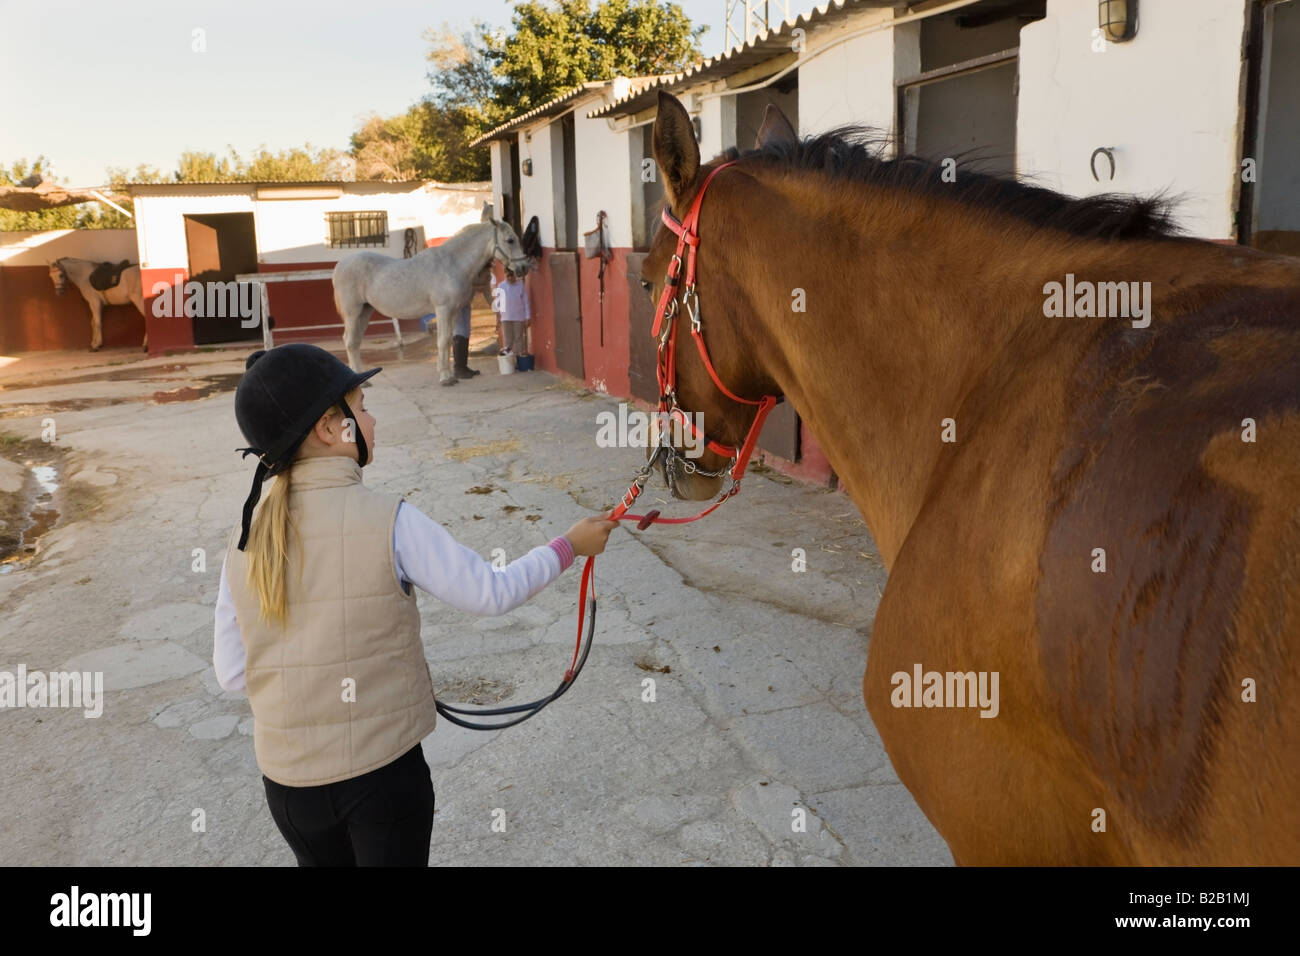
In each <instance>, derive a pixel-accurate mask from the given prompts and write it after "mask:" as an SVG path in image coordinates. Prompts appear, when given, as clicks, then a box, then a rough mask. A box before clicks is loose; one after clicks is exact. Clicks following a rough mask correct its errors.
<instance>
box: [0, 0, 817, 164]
mask: <svg viewBox="0 0 1300 956" xmlns="http://www.w3.org/2000/svg"><path fill="white" fill-rule="evenodd" d="M678 2H679V3H680V4H681V6H682V7H683V9H684V10H685V11H686V14H687V16H689V17H690V18H691V21H692V22H693V23H695V24H696V25H700V24H704V25H707V26H708V28H709V29H708V32H707V33H705V34H704V37H703V38H702V41H701V42H702V46H703V50H704V54H705V56H715V55H717V54H718V53H720V52H722V48H723V41H724V37H725V30H724V24H723V18H724V14H725V10H726V3H725V0H678ZM511 6H512V4H511V3H509V2H505V0H312V2H304V0H0V163H3V164H4V165H5V166H9V165H10V164H12V163H14V162H15V161H16V160H18V159H20V158H26V159H27V160H29V161H30V160H32V159H35V158H36V157H37V156H38V155H40V154H44V155H45V156H46V157H47V158H48V159H49V160H50V161H51V164H52V166H53V171H54V175H55V176H56V177H58V178H59V179H62V180H64V181H66V182H71V183H73V184H74V185H99V184H101V183H103V182H104V180H105V170H106V169H107V168H108V167H110V166H125V167H129V168H132V169H134V168H135V166H136V165H138V164H140V163H144V164H146V165H150V166H154V167H157V168H158V169H160V170H162V171H164V172H171V171H172V170H174V169H175V167H176V161H177V159H178V158H179V156H180V154H181V153H182V152H184V151H186V150H196V151H201V152H215V153H217V154H219V155H224V154H225V153H226V152H227V147H228V146H233V147H234V148H235V149H236V150H237V151H238V152H239V153H240V155H241V156H245V157H246V156H248V155H249V154H250V153H252V152H253V151H254V150H256V149H257V148H258V147H259V146H261V145H263V144H265V145H266V147H267V148H268V149H270V150H272V151H276V150H280V149H288V148H290V147H294V146H302V145H303V144H305V143H310V144H311V145H312V146H313V147H315V148H319V147H322V146H329V147H334V148H337V149H346V148H347V147H348V139H349V137H350V136H351V134H352V132H353V131H354V130H355V129H356V128H357V126H358V125H359V121H360V120H361V118H362V117H364V116H366V115H367V114H369V113H379V114H381V115H391V114H394V113H399V112H402V111H404V110H405V109H406V108H407V107H408V106H410V105H411V104H412V103H414V102H416V101H417V100H419V99H420V98H421V97H422V96H424V95H425V94H426V93H427V92H428V90H429V84H428V80H427V79H426V78H425V73H426V71H427V69H428V66H427V61H426V60H425V54H426V53H427V51H428V43H427V42H426V41H425V40H423V39H422V38H421V37H422V34H423V32H424V30H425V29H426V28H429V27H432V28H435V29H438V28H441V27H442V25H443V24H444V23H446V24H449V25H450V26H451V28H452V29H456V30H459V29H462V28H468V27H469V25H470V22H471V20H473V19H481V20H485V21H487V22H488V23H491V24H493V25H499V26H502V27H508V26H509V22H510V10H511ZM773 6H774V7H775V6H776V4H773ZM812 6H813V4H812V2H811V0H790V14H791V16H796V15H798V14H800V13H805V12H807V11H808V10H811V9H812ZM195 29H202V30H203V31H204V35H205V41H206V47H207V49H206V52H202V53H196V52H194V51H193V50H192V49H191V47H192V43H193V39H192V38H193V31H194V30H195Z"/></svg>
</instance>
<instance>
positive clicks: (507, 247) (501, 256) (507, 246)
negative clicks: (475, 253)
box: [491, 219, 533, 276]
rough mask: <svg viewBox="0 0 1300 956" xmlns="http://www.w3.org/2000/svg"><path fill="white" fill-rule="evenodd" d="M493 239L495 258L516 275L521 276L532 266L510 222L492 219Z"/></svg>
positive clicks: (493, 254) (531, 261)
mask: <svg viewBox="0 0 1300 956" xmlns="http://www.w3.org/2000/svg"><path fill="white" fill-rule="evenodd" d="M491 222H492V230H493V241H494V242H495V243H496V246H495V248H494V250H493V252H492V256H493V258H495V259H498V260H500V262H501V264H502V265H503V266H505V267H506V268H507V269H509V270H510V271H511V272H513V273H514V274H515V275H517V276H522V275H524V274H525V273H526V272H528V270H529V269H530V268H532V264H533V260H532V259H531V258H529V257H528V256H527V255H526V254H525V253H524V246H523V243H521V242H520V241H519V237H518V236H516V235H515V231H514V230H513V229H511V228H510V223H508V222H506V221H505V220H502V219H493V220H491Z"/></svg>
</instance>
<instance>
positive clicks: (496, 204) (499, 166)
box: [488, 139, 510, 219]
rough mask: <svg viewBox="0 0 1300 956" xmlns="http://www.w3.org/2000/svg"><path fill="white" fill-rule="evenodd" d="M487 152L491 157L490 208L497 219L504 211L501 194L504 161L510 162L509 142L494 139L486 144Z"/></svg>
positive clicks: (503, 184)
mask: <svg viewBox="0 0 1300 956" xmlns="http://www.w3.org/2000/svg"><path fill="white" fill-rule="evenodd" d="M488 154H489V155H490V156H491V157H492V208H493V209H494V210H495V211H496V215H497V218H498V219H499V218H501V217H502V216H503V215H505V211H506V206H505V199H504V198H503V196H502V194H503V193H504V191H505V168H506V163H508V162H510V144H509V143H506V142H503V141H501V140H499V139H494V140H492V142H491V143H489V144H488Z"/></svg>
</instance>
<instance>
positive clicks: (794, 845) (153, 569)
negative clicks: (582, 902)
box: [0, 335, 952, 866]
mask: <svg viewBox="0 0 1300 956" xmlns="http://www.w3.org/2000/svg"><path fill="white" fill-rule="evenodd" d="M479 338H480V339H481V338H482V336H481V335H480V336H479ZM323 344H325V346H326V347H328V348H331V349H333V350H335V351H336V354H337V351H338V344H337V343H335V342H325V343H323ZM385 344H386V343H385V342H383V341H382V340H380V341H377V342H375V343H370V342H368V343H367V348H366V349H365V351H364V355H365V362H366V365H367V366H368V367H372V366H373V365H376V364H380V365H383V366H384V372H383V373H382V374H380V375H379V376H377V377H376V378H375V379H374V380H373V388H371V389H370V391H369V392H368V395H367V406H368V407H369V408H370V410H371V411H373V413H374V414H375V415H376V417H377V419H378V425H377V428H376V443H377V446H378V447H377V453H376V457H375V461H374V463H373V464H371V465H370V466H368V467H367V468H366V470H365V481H366V483H367V484H368V485H370V486H371V487H373V488H377V489H381V490H384V491H388V492H393V493H398V494H402V495H405V496H406V497H407V499H408V500H409V501H411V502H412V503H413V504H415V505H416V506H418V507H419V508H421V509H422V510H423V511H425V512H426V513H427V514H429V515H430V516H431V517H433V518H434V519H435V520H437V521H439V522H441V523H442V524H443V525H444V526H445V527H447V528H448V530H449V531H450V532H451V533H452V534H453V535H455V536H456V538H457V539H459V540H460V541H462V542H463V543H464V544H466V545H468V546H469V547H471V548H473V549H475V550H476V551H478V552H479V553H480V554H482V555H484V556H485V557H488V556H490V554H491V552H492V550H493V549H494V548H502V549H504V551H505V553H506V556H507V559H509V560H513V559H514V558H517V557H519V556H520V555H521V554H523V553H524V552H525V551H527V550H528V549H529V548H531V547H533V546H535V545H537V544H542V543H545V542H546V541H547V540H549V539H550V538H551V537H553V536H555V535H557V534H562V533H563V532H564V531H565V530H567V529H568V527H569V526H570V525H571V524H572V523H573V522H574V521H575V520H577V519H578V518H580V517H582V516H583V515H585V514H588V513H591V512H593V511H596V510H598V509H603V508H608V507H610V506H612V504H613V503H614V502H615V501H616V500H617V498H618V496H620V495H621V494H622V492H623V491H624V490H625V488H626V487H627V484H628V481H629V480H630V478H631V476H632V474H633V472H634V471H635V469H636V467H637V466H638V465H639V463H640V462H641V461H642V460H643V451H641V450H639V449H635V448H598V447H597V445H596V441H595V436H596V432H597V420H596V415H597V413H598V412H600V411H605V410H608V411H612V412H615V413H617V410H618V404H619V400H618V399H616V398H611V397H608V396H603V395H595V394H592V393H590V392H587V391H586V390H584V389H582V388H581V387H580V386H578V385H576V384H575V383H573V382H571V381H561V380H560V379H558V378H556V377H554V376H552V375H549V374H547V373H545V372H541V371H537V372H531V373H526V374H517V375H512V376H500V375H499V374H498V373H497V369H496V361H495V359H494V358H483V357H480V356H477V355H475V356H472V357H471V364H472V365H473V366H474V367H476V368H478V369H480V370H481V371H482V373H483V374H481V375H480V376H478V377H477V378H475V379H472V380H469V381H463V382H461V383H460V384H459V385H458V386H456V387H455V388H441V387H439V386H438V383H437V376H436V367H435V366H434V365H432V364H431V363H430V361H429V358H430V356H431V355H432V352H431V350H429V349H428V347H427V341H425V340H421V341H419V342H417V343H415V344H414V345H409V346H408V347H407V348H405V349H404V350H403V352H402V354H401V355H400V356H399V355H398V353H397V351H396V350H395V349H392V348H384V345H385ZM475 344H478V343H477V342H476V343H475ZM253 347H254V346H249V347H248V348H245V349H233V348H232V349H229V350H209V351H204V352H198V353H194V354H187V355H183V356H168V357H162V358H154V359H147V360H142V359H140V357H139V356H138V354H135V353H131V352H127V351H124V350H123V351H119V352H116V353H113V352H105V353H99V355H98V356H95V357H90V356H87V355H85V354H80V353H76V354H74V353H63V355H64V356H65V357H66V358H65V359H64V360H63V361H64V364H63V367H62V368H59V367H58V363H57V360H56V359H51V358H45V359H41V360H40V363H44V364H39V363H38V366H39V367H38V368H37V369H36V371H31V370H28V371H23V370H22V366H23V363H21V362H20V363H18V367H17V368H15V367H14V366H10V367H9V368H6V369H3V370H0V433H5V434H7V435H9V436H14V437H16V438H21V439H25V440H27V441H26V442H25V443H23V444H17V443H15V442H14V440H13V438H12V437H11V439H10V445H9V447H10V448H11V449H12V448H18V449H23V448H31V447H34V446H33V442H32V440H39V437H40V434H41V430H42V422H43V420H44V419H45V418H47V417H53V418H54V419H55V422H56V424H57V441H56V442H55V443H54V444H55V447H52V448H51V449H50V452H51V454H53V455H56V456H57V468H58V470H59V482H60V488H59V491H58V492H56V493H55V496H54V504H55V506H56V507H57V508H58V509H59V510H60V512H61V518H60V521H59V523H58V524H57V525H56V526H55V527H54V528H53V530H51V531H49V532H47V533H46V534H45V535H44V536H43V537H42V538H41V539H40V541H39V544H38V550H37V552H36V554H35V555H34V556H33V557H31V558H30V560H27V561H25V562H21V563H17V564H14V565H12V566H11V569H10V570H9V572H8V573H0V606H2V607H3V614H2V615H0V670H9V671H12V670H14V668H16V667H17V665H19V664H20V663H21V664H24V665H25V666H26V667H27V669H28V671H29V672H30V671H35V670H44V671H54V670H91V671H94V670H101V671H103V672H104V679H105V701H104V712H103V715H102V716H101V717H99V718H97V719H87V718H85V717H84V716H82V713H81V711H80V710H69V709H55V708H46V709H16V710H9V711H4V712H0V721H3V724H2V726H3V737H2V738H0V739H3V744H0V746H2V747H3V750H4V758H5V767H6V769H7V771H8V772H7V773H6V775H5V780H4V784H3V792H4V798H5V799H4V806H5V808H6V813H5V814H4V815H3V819H2V820H0V864H5V865H28V864H42V865H74V864H75V865H112V864H117V865H196V866H203V865H271V866H291V865H293V864H294V858H293V854H292V853H291V852H290V850H289V848H288V846H287V845H286V844H285V842H284V840H283V838H282V837H281V836H280V834H279V831H278V830H277V829H276V827H275V824H274V822H273V821H272V819H271V815H270V812H269V810H268V809H267V806H266V799H265V794H264V791H263V789H262V782H261V777H260V773H259V771H258V769H257V764H256V761H255V759H254V755H253V743H252V737H251V733H252V715H251V711H250V709H249V706H248V701H247V699H246V698H244V697H242V696H238V695H233V694H228V693H224V692H222V691H221V689H220V688H219V687H218V685H217V683H216V679H215V677H214V675H213V672H212V609H213V605H214V603H215V600H216V591H217V584H218V580H219V575H220V569H221V561H222V556H223V549H224V543H225V539H226V535H227V534H228V532H229V530H230V528H231V527H232V526H233V525H234V523H235V521H236V520H237V519H238V516H239V509H240V506H241V505H242V502H243V499H244V496H245V495H246V494H247V490H248V481H249V478H250V476H251V472H252V466H251V464H250V463H249V461H247V460H241V459H240V457H239V455H238V454H237V453H235V451H234V449H235V448H236V447H237V446H240V445H242V444H244V441H243V438H242V436H241V435H240V433H239V431H238V428H237V426H236V424H235V418H234V412H233V392H232V391H230V388H231V387H233V381H234V380H235V378H236V377H237V374H238V373H239V372H240V370H242V367H243V358H244V356H245V355H246V354H247V353H248V351H251V349H252V348H253ZM72 364H77V365H80V367H79V368H76V369H72V368H69V367H68V366H69V365H72ZM205 376H206V377H207V378H205ZM63 378H76V379H77V381H75V382H66V383H61V380H62V379H63ZM182 381H183V382H185V383H186V384H189V385H197V384H198V383H199V382H200V381H203V382H210V383H214V385H213V387H214V388H215V390H214V391H212V392H211V394H210V395H206V397H198V398H196V399H194V400H188V401H187V400H183V399H182V400H178V399H177V398H175V397H173V398H163V399H160V400H159V399H158V398H157V396H158V394H159V393H161V392H165V391H166V390H169V389H173V388H175V384H174V383H175V382H182ZM204 392H205V389H204V388H203V387H202V386H201V385H200V386H199V387H198V388H197V394H200V395H202V394H203V393H204ZM69 400H75V401H69ZM5 447H6V446H5V445H3V444H0V457H5V456H6V451H5ZM8 456H9V458H10V459H11V461H12V460H17V464H19V465H22V464H23V460H22V455H21V454H19V455H16V456H15V454H14V453H12V452H10V453H8ZM487 487H490V488H491V489H492V490H490V491H487V492H486V493H467V492H468V489H471V488H478V489H480V491H481V490H482V489H484V488H487ZM638 506H639V507H642V506H643V507H642V510H644V509H645V508H650V507H662V508H663V509H664V511H665V513H666V514H689V513H694V510H698V508H695V509H692V510H689V511H688V510H687V509H688V508H691V505H690V504H688V503H680V502H673V503H667V501H666V493H665V491H664V489H663V487H662V485H661V483H659V482H658V481H656V480H652V482H651V484H650V486H649V487H648V488H647V491H646V493H645V494H644V495H643V496H642V499H641V500H640V501H639V502H638ZM794 548H803V549H804V551H805V552H806V555H807V570H806V571H803V572H796V571H794V570H792V550H793V549H794ZM195 549H202V562H201V563H202V567H201V569H200V570H195V568H196V566H197V565H198V564H199V558H198V557H196V554H195ZM582 560H583V559H579V560H578V562H575V565H574V566H573V567H571V568H570V569H569V570H567V571H566V572H565V573H564V574H563V575H562V576H561V577H560V578H559V579H558V580H557V581H556V582H555V583H554V584H552V585H551V586H550V587H548V588H546V589H545V590H544V591H542V592H541V593H540V594H539V595H537V596H536V597H535V598H533V599H532V600H531V601H530V602H528V603H527V604H525V605H523V606H522V607H520V608H518V609H516V610H515V611H513V612H511V613H510V614H507V615H504V616H502V617H499V618H477V617H474V616H472V615H468V614H464V613H462V612H459V611H457V610H455V609H453V608H450V607H448V606H446V605H444V604H442V603H441V602H439V601H437V600H436V599H434V598H432V597H429V596H428V595H425V594H423V593H420V599H419V606H420V613H421V619H422V622H423V640H424V645H425V652H426V656H427V658H428V660H429V662H430V668H431V670H432V672H433V675H434V686H435V688H436V689H437V690H438V691H439V692H440V694H439V695H440V697H444V699H447V700H448V702H452V700H453V698H446V697H445V696H444V695H443V694H442V693H441V691H442V690H443V688H451V687H453V686H456V687H463V686H470V685H474V684H476V683H478V684H480V686H483V687H488V688H497V690H498V693H495V694H493V695H492V696H491V697H490V698H489V699H488V700H490V701H496V700H497V699H498V698H500V699H501V700H502V702H516V701H523V700H531V699H533V698H535V697H539V696H542V695H544V694H546V693H549V692H550V690H551V689H553V688H554V686H555V685H556V683H557V682H558V680H559V678H560V677H561V676H562V675H563V673H564V670H565V669H566V668H567V666H568V663H569V659H570V655H571V647H572V644H573V640H574V636H575V632H576V620H577V614H576V611H577V594H578V583H579V577H580V574H581V562H582ZM884 582H885V573H884V570H883V568H882V566H881V564H880V561H879V559H878V557H877V556H876V554H875V549H874V546H873V545H872V543H871V538H870V535H869V533H868V532H867V530H866V528H865V526H864V525H863V523H862V521H861V520H860V518H859V516H858V514H857V511H856V509H855V508H854V506H853V504H852V502H851V501H850V500H849V499H848V498H847V497H845V496H843V495H841V494H837V493H832V492H828V491H825V490H823V489H819V488H815V487H809V486H805V485H800V484H798V483H796V482H793V481H791V480H790V479H787V478H785V477H784V476H782V475H780V474H777V473H774V472H770V471H768V470H765V469H763V468H762V467H761V466H760V467H758V468H754V467H751V470H750V472H749V474H748V475H747V478H746V481H745V488H744V491H743V492H742V493H741V494H740V495H739V496H738V497H737V498H736V499H734V500H733V501H730V502H728V503H727V504H726V505H725V506H724V507H722V508H720V509H719V510H718V511H717V512H715V513H714V514H713V515H711V516H710V517H708V518H706V519H704V520H702V521H700V522H697V523H692V524H688V525H684V526H668V525H660V526H655V527H652V528H650V529H648V530H647V531H644V532H637V531H636V530H635V527H634V525H633V524H632V523H630V522H629V523H624V524H623V525H621V526H620V528H619V529H617V530H616V531H615V532H614V533H613V534H612V535H611V536H610V541H609V546H608V548H607V550H606V551H605V553H604V554H602V555H601V556H599V557H598V558H597V559H596V589H597V592H598V595H599V614H598V621H597V628H596V637H595V646H594V648H593V650H592V652H591V656H590V658H589V660H588V662H587V665H586V668H585V670H584V671H583V674H582V676H581V678H580V679H579V680H578V682H577V684H576V685H575V686H574V687H573V689H572V690H571V691H569V692H568V693H567V694H566V695H565V696H564V697H563V698H562V699H561V700H559V701H557V702H556V703H555V704H554V705H552V706H550V707H548V708H547V709H546V710H545V711H543V712H542V713H541V714H540V715H539V716H537V717H536V718H534V719H532V720H529V721H527V722H526V723H524V724H521V725H519V726H516V727H512V728H509V729H507V730H504V731H498V732H491V733H482V732H475V731H470V730H465V729H462V728H459V727H456V726H454V725H453V724H451V723H450V722H448V721H446V720H442V719H440V720H439V723H438V727H437V729H436V730H435V731H434V733H433V734H431V735H430V736H429V737H427V738H426V739H425V740H424V753H425V757H426V759H427V760H428V762H429V766H430V769H431V772H432V778H433V785H434V790H435V792H436V804H437V810H436V814H435V817H434V827H433V840H432V851H431V855H430V863H431V864H432V865H451V866H473V865H530V864H533V865H574V864H577V865H582V864H605V865H638V864H650V865H666V866H675V865H764V864H768V865H792V866H822V865H899V864H911V865H918V864H919V865H935V864H939V865H951V862H952V858H951V855H950V854H949V852H948V850H947V847H946V846H945V844H944V843H943V841H942V840H941V839H940V837H939V836H938V834H937V833H936V832H935V831H934V829H933V828H932V827H931V826H930V824H929V822H928V821H927V820H926V819H925V817H924V815H923V814H922V813H921V812H920V810H919V809H918V807H917V806H916V803H915V802H914V801H913V799H912V797H911V795H910V794H909V793H908V792H907V790H906V789H905V788H904V787H903V786H902V785H901V784H900V783H899V782H898V779H897V777H896V776H895V775H894V771H893V768H892V767H891V765H890V762H889V759H888V757H887V756H886V754H885V751H884V749H883V748H882V746H881V743H880V740H879V738H878V736H877V734H876V731H875V728H874V727H873V725H872V722H871V719H870V717H869V715H868V714H867V712H866V709H865V707H864V705H863V701H862V687H861V682H862V674H863V670H864V667H865V661H866V648H867V641H868V638H869V635H870V628H871V620H872V615H873V614H874V611H875V608H876V606H877V603H878V601H879V597H880V592H881V589H882V588H883V587H884ZM647 680H652V681H653V682H654V701H653V702H647V701H646V700H644V699H643V697H644V696H645V695H646V691H647V687H648V685H647V684H646V683H645V682H646V681H647ZM502 694H504V695H505V696H504V697H502V696H501V695H502ZM199 811H201V813H199ZM800 811H806V813H805V814H804V815H805V816H806V830H805V832H797V831H796V829H795V828H794V827H793V826H792V823H793V822H794V821H795V820H796V818H797V817H798V815H799V812H800ZM502 812H503V813H504V820H505V830H504V832H499V828H498V830H494V829H493V826H492V824H493V820H494V819H501V818H502ZM196 820H201V821H202V824H203V826H202V829H199V828H198V826H197V824H196V823H195V821H196Z"/></svg>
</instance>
